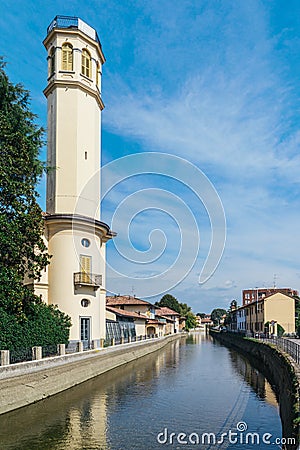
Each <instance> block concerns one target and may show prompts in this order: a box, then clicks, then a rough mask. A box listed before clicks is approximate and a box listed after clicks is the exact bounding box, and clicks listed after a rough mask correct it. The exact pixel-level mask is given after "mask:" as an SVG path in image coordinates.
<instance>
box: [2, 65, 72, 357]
mask: <svg viewBox="0 0 300 450" xmlns="http://www.w3.org/2000/svg"><path fill="white" fill-rule="evenodd" d="M29 106H30V105H29V93H28V92H27V91H26V90H25V89H24V88H23V87H22V86H21V85H20V84H17V85H14V84H13V83H11V82H10V81H9V78H8V76H7V74H6V73H5V63H4V62H3V59H2V58H0V308H1V310H2V311H1V313H0V315H1V317H4V316H3V314H4V315H5V314H6V315H8V316H9V317H10V319H11V320H10V323H13V322H16V323H18V325H20V326H21V324H22V326H23V328H24V327H25V324H26V323H28V321H29V319H30V320H35V321H36V322H38V317H39V314H41V313H42V312H43V311H44V310H45V308H48V309H49V317H50V319H49V320H51V317H52V318H53V320H54V322H55V323H56V322H57V317H58V316H60V314H62V316H60V318H61V319H62V323H64V326H65V327H66V328H67V329H68V327H69V326H70V324H69V318H68V317H67V316H64V315H63V313H60V312H59V313H57V311H56V312H55V309H53V307H52V308H50V307H47V305H44V304H42V302H41V300H40V299H39V298H38V297H37V296H36V295H34V292H33V290H31V289H29V288H27V287H26V286H24V279H25V278H26V277H29V278H30V279H31V280H37V279H39V277H40V273H41V271H42V270H43V269H44V268H45V267H46V266H47V264H48V263H49V255H48V253H47V249H46V247H45V244H44V242H43V238H42V236H43V229H44V224H43V218H42V211H41V208H40V207H39V205H38V203H37V200H36V199H37V197H38V193H37V190H36V186H37V183H38V181H39V180H40V178H41V176H42V174H43V172H44V169H45V166H44V164H43V163H42V162H41V161H40V160H39V152H40V149H41V147H42V145H43V140H42V139H43V130H42V128H40V127H38V126H37V125H36V124H35V122H34V120H35V115H34V114H33V113H32V112H31V111H30V108H29ZM9 317H8V318H9ZM8 321H9V320H8ZM11 330H12V332H13V328H12V329H11ZM24 330H25V328H24ZM19 331H20V330H19ZM41 331H42V330H41ZM20 333H21V332H20ZM20 333H19V334H20ZM4 334H5V330H4V325H3V323H2V322H1V321H0V335H1V336H3V335H4ZM21 335H22V333H21ZM37 344H38V342H36V345H37ZM2 348H3V347H2Z"/></svg>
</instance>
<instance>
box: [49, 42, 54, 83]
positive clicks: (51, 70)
mask: <svg viewBox="0 0 300 450" xmlns="http://www.w3.org/2000/svg"><path fill="white" fill-rule="evenodd" d="M48 61H49V77H51V76H52V75H53V74H54V72H55V47H52V48H51V50H50V53H49V60H48Z"/></svg>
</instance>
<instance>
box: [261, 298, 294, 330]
mask: <svg viewBox="0 0 300 450" xmlns="http://www.w3.org/2000/svg"><path fill="white" fill-rule="evenodd" d="M272 320H274V321H276V322H277V323H278V324H279V325H281V326H282V327H283V328H284V331H285V332H286V333H294V332H295V300H294V299H293V298H291V297H289V296H287V295H284V294H281V293H280V292H278V293H276V294H274V295H271V296H270V297H268V298H266V299H265V322H271V321H272Z"/></svg>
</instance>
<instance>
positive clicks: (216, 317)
mask: <svg viewBox="0 0 300 450" xmlns="http://www.w3.org/2000/svg"><path fill="white" fill-rule="evenodd" d="M224 314H226V309H222V308H215V309H213V310H212V312H211V320H213V322H214V325H219V324H220V319H221V318H222V316H224Z"/></svg>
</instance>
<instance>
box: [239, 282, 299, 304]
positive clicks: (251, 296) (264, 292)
mask: <svg viewBox="0 0 300 450" xmlns="http://www.w3.org/2000/svg"><path fill="white" fill-rule="evenodd" d="M277 292H281V294H285V295H290V296H293V295H298V291H296V290H295V289H291V288H276V287H272V288H255V289H244V290H243V291H242V301H243V303H242V305H243V306H245V305H248V304H249V303H252V302H256V300H262V299H263V298H265V297H268V296H269V295H271V294H276V293H277Z"/></svg>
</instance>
